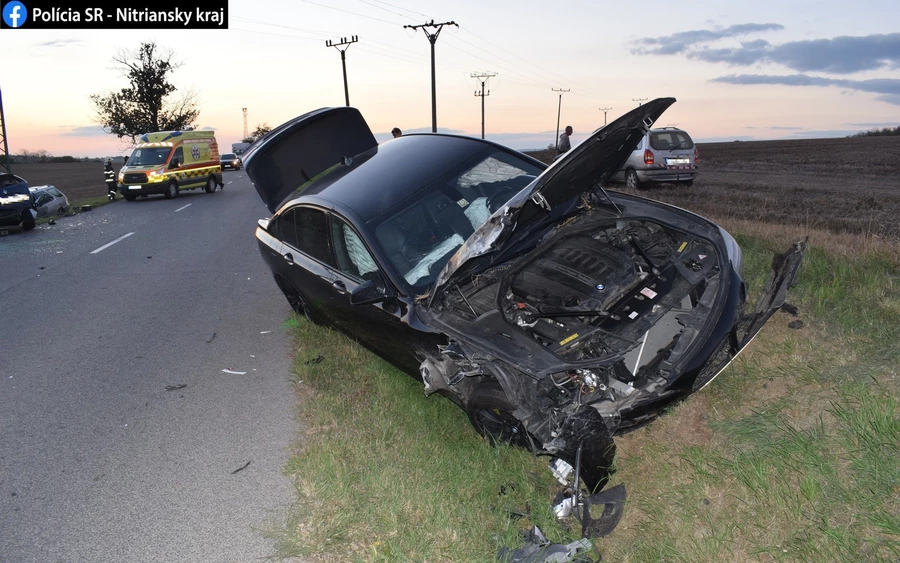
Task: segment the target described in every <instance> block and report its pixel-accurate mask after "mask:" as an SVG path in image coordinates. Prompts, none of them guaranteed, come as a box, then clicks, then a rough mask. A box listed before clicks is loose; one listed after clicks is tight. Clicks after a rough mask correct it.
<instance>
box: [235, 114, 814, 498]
mask: <svg viewBox="0 0 900 563" xmlns="http://www.w3.org/2000/svg"><path fill="white" fill-rule="evenodd" d="M674 101H675V100H674V99H673V98H661V99H657V100H654V101H652V102H650V103H647V104H644V105H642V106H640V107H638V108H637V109H635V110H634V111H632V112H630V113H628V114H626V115H624V116H622V117H621V118H619V119H617V120H615V121H613V122H612V123H610V124H609V125H607V126H605V127H603V128H601V129H598V130H597V131H595V132H594V133H593V134H591V135H590V137H589V138H588V139H587V140H585V141H584V142H582V143H581V144H580V145H578V146H577V147H575V148H573V149H572V150H571V151H569V152H568V153H567V154H566V155H565V156H564V157H563V158H561V159H559V160H557V161H556V162H554V163H553V164H552V165H551V166H549V167H548V166H546V165H544V164H542V163H541V162H539V161H537V160H535V159H532V158H530V157H528V156H526V155H523V154H521V153H519V152H516V151H514V150H511V149H508V148H506V147H503V146H501V145H498V144H495V143H491V142H488V141H484V140H480V139H474V138H470V137H461V136H452V135H438V134H422V135H404V136H403V137H399V138H396V139H393V140H391V141H388V142H385V143H383V144H381V145H379V144H378V143H377V142H376V140H375V138H374V136H373V135H372V132H371V130H370V129H369V127H368V125H367V124H366V122H365V120H364V119H363V118H362V116H361V115H360V114H359V112H358V111H357V110H355V109H354V108H349V107H342V108H326V109H320V110H317V111H313V112H310V113H308V114H305V115H302V116H300V117H298V118H296V119H294V120H292V121H290V122H287V123H285V124H283V125H281V126H280V127H278V128H276V129H275V130H273V131H272V132H271V133H270V134H269V135H267V136H266V138H265V139H264V140H263V141H262V142H260V143H258V144H257V145H255V146H254V147H253V148H252V149H251V150H250V151H248V153H246V154H245V155H244V166H245V167H246V169H247V173H248V175H249V176H250V178H251V180H252V181H253V183H254V186H255V187H256V190H257V191H258V192H259V195H260V196H261V197H262V199H263V201H264V202H265V203H266V205H267V206H268V208H269V210H270V211H271V212H272V213H273V216H272V217H271V218H269V219H263V220H260V221H259V226H258V228H257V230H256V238H257V239H258V242H259V248H260V251H261V253H262V255H263V257H264V259H265V261H266V263H267V264H268V266H269V267H270V268H271V270H272V272H273V274H274V276H275V281H276V282H277V284H278V286H279V287H280V288H281V290H282V291H283V292H284V294H285V296H286V297H287V299H288V301H289V302H290V304H291V306H292V307H293V308H294V310H295V311H297V312H299V313H302V314H304V315H306V316H307V317H308V318H309V319H310V320H312V321H313V322H317V323H322V324H328V325H330V326H332V327H334V328H336V329H338V330H341V331H343V332H344V333H346V334H348V335H349V336H351V337H352V338H354V339H355V340H357V341H358V342H359V343H361V344H363V345H364V346H366V347H367V348H369V349H371V350H372V351H374V352H376V353H377V354H379V355H380V356H382V357H384V358H385V359H387V360H388V361H390V362H392V363H393V364H395V365H396V366H398V367H400V368H402V369H404V370H405V371H407V372H409V373H411V374H414V375H415V376H417V377H419V378H420V379H421V380H422V381H423V383H424V386H425V393H426V394H431V393H435V392H437V393H440V394H442V395H445V396H447V397H449V398H450V399H452V400H453V401H454V402H456V403H457V404H458V405H460V406H461V407H462V408H463V409H465V411H466V412H467V413H468V416H469V418H470V419H471V421H472V424H473V425H474V426H475V428H476V429H477V430H478V431H479V432H480V433H482V434H483V435H485V436H488V437H491V438H493V439H496V440H502V441H508V442H511V443H514V444H516V445H520V446H524V447H528V448H530V449H532V450H534V451H536V452H537V453H540V454H546V455H551V456H555V457H559V458H561V459H563V460H565V461H567V462H568V463H569V464H570V465H573V466H575V465H576V464H577V465H579V467H578V469H579V470H580V475H581V477H582V478H583V479H584V482H585V484H586V485H587V487H588V488H589V489H591V490H595V491H596V490H599V489H600V488H602V487H603V486H604V485H605V483H606V480H607V478H608V472H609V468H610V465H611V463H612V460H613V457H614V454H615V445H614V442H613V436H614V435H615V434H618V433H622V432H624V431H627V430H629V429H632V428H635V427H637V426H638V425H641V424H643V423H645V422H647V421H649V420H650V419H652V418H653V417H654V416H656V415H657V414H659V412H660V411H661V409H662V408H664V407H665V406H667V405H669V404H671V403H672V402H673V401H676V400H678V399H682V398H684V397H686V396H687V395H689V394H690V393H692V392H694V391H697V390H699V389H700V388H702V387H703V386H705V385H706V384H708V383H709V382H710V381H711V380H712V379H713V378H714V377H716V375H718V374H719V373H720V372H721V371H722V370H723V369H724V368H725V367H726V366H727V365H728V363H729V362H730V361H731V360H732V359H734V357H735V356H737V354H738V353H739V352H740V351H741V349H743V348H744V347H745V346H746V345H747V344H748V343H749V342H750V340H751V339H752V338H753V337H754V336H755V335H756V334H757V332H758V331H759V330H760V329H761V328H762V326H763V324H764V323H765V322H766V321H767V320H768V319H769V317H771V315H772V314H773V313H775V311H777V310H778V308H779V307H780V306H781V305H782V304H783V303H784V299H785V294H786V292H787V290H788V288H789V286H790V285H791V283H792V282H793V280H794V277H795V276H796V273H797V270H798V268H799V266H800V262H801V260H802V257H803V252H804V250H805V242H804V241H801V242H798V243H796V244H795V245H793V246H792V247H791V248H790V249H788V250H787V251H786V252H785V253H784V254H781V255H777V256H775V258H774V260H773V270H772V273H771V275H770V278H769V280H768V282H767V284H766V287H765V288H764V289H763V291H762V294H761V296H760V298H759V300H758V302H757V304H756V306H755V308H754V309H753V310H752V311H748V312H745V310H744V305H745V295H746V292H745V287H744V282H743V281H742V279H741V263H742V255H741V250H740V248H739V247H738V245H737V243H736V242H735V240H734V239H733V238H732V237H731V236H730V235H729V234H728V233H727V232H725V231H724V230H723V229H722V228H720V227H719V226H717V225H715V224H714V223H712V222H710V221H708V220H706V219H704V218H702V217H699V216H697V215H695V214H693V213H690V212H688V211H685V210H682V209H678V208H676V207H673V206H670V205H666V204H663V203H660V202H656V201H652V200H649V199H644V198H640V197H635V196H631V195H626V194H622V193H616V192H610V191H607V190H605V189H604V188H603V186H604V185H605V184H606V182H607V181H608V180H609V179H610V178H611V177H612V176H613V175H614V174H615V172H616V171H617V170H618V169H619V168H620V167H621V165H622V164H623V163H624V162H625V160H626V159H627V158H628V155H629V154H630V153H631V152H632V150H634V148H635V147H636V146H637V144H638V142H639V141H640V139H641V136H642V135H643V134H644V132H646V131H647V130H648V129H649V128H650V127H651V126H652V125H653V123H654V122H655V121H656V120H657V119H658V118H659V116H660V115H661V114H662V113H663V111H665V109H666V108H668V107H669V106H670V105H671V104H672V103H674ZM579 462H580V463H579Z"/></svg>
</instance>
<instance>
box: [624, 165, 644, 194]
mask: <svg viewBox="0 0 900 563" xmlns="http://www.w3.org/2000/svg"><path fill="white" fill-rule="evenodd" d="M625 186H626V187H628V188H630V189H632V190H639V189H641V181H640V180H639V179H638V175H637V172H635V171H634V170H633V169H628V170H627V171H626V172H625Z"/></svg>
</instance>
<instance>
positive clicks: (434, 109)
mask: <svg viewBox="0 0 900 563" xmlns="http://www.w3.org/2000/svg"><path fill="white" fill-rule="evenodd" d="M445 25H455V26H456V27H459V25H457V23H456V22H453V21H449V22H444V23H434V20H431V21H430V22H428V23H423V24H419V25H404V26H403V29H412V30H414V31H418V30H419V29H421V30H422V32H423V33H425V37H427V38H428V42H429V43H431V132H432V133H437V92H436V84H435V78H434V74H435V72H434V44H435V42H437V38H438V35H440V34H441V30H442V29H444V26H445ZM428 27H432V28H434V29H435V31H434V32H433V33H429V32H428V30H427V29H426V28H428Z"/></svg>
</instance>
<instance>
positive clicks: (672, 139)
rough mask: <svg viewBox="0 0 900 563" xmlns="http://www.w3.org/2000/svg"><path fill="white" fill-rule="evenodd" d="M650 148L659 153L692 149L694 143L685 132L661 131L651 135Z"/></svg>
mask: <svg viewBox="0 0 900 563" xmlns="http://www.w3.org/2000/svg"><path fill="white" fill-rule="evenodd" d="M650 146H651V147H652V148H654V149H656V150H658V151H674V150H677V149H692V148H694V141H692V140H691V137H690V135H688V134H687V133H685V132H684V131H659V132H654V133H650Z"/></svg>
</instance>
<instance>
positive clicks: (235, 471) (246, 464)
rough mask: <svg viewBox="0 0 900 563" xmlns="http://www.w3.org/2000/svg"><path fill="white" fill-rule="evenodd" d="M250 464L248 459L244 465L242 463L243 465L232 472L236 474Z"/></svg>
mask: <svg viewBox="0 0 900 563" xmlns="http://www.w3.org/2000/svg"><path fill="white" fill-rule="evenodd" d="M249 465H250V462H249V461H248V462H247V463H245V464H244V465H242V466H240V467H238V468H237V469H235V470H234V471H232V472H231V474H232V475H234V474H235V473H237V472H238V471H243V470H245V469H247V466H249Z"/></svg>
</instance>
